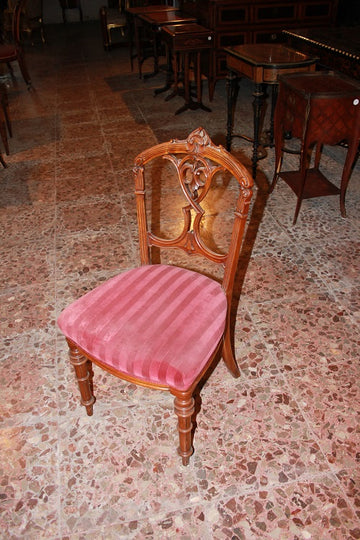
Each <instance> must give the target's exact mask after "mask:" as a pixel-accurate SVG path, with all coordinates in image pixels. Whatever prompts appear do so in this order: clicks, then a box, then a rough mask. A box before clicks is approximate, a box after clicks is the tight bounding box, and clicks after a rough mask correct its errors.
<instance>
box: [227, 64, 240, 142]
mask: <svg viewBox="0 0 360 540" xmlns="http://www.w3.org/2000/svg"><path fill="white" fill-rule="evenodd" d="M237 86H238V78H237V76H236V75H235V73H234V72H233V71H229V72H228V74H227V77H226V91H227V131H226V150H227V151H228V152H230V150H231V139H232V130H233V124H234V109H235V103H236V95H237Z"/></svg>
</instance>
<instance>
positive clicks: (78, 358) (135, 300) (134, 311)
mask: <svg viewBox="0 0 360 540" xmlns="http://www.w3.org/2000/svg"><path fill="white" fill-rule="evenodd" d="M159 160H160V161H161V163H162V164H164V167H165V169H166V173H167V172H168V170H167V167H168V166H169V167H170V168H171V169H172V174H171V178H172V177H173V176H175V177H177V182H178V185H179V188H180V192H181V196H182V200H181V203H180V204H177V202H176V209H177V210H178V212H179V214H180V220H179V219H178V218H177V217H175V216H174V206H175V205H174V204H169V205H168V206H169V208H168V209H169V210H170V213H171V212H172V213H173V219H168V221H166V220H164V221H165V224H167V225H168V226H169V229H170V233H169V232H167V233H164V235H161V234H160V233H159V228H160V229H161V230H162V231H163V230H164V229H163V228H162V225H161V226H160V227H159V223H158V220H157V203H158V201H159V196H158V195H159V193H160V194H161V196H160V198H161V199H166V197H165V196H164V194H165V192H166V190H167V183H168V182H167V179H166V177H163V178H161V172H162V171H161V165H160V166H158V164H157V162H158V161H159ZM154 164H155V167H154V168H153V169H152V165H154ZM149 169H150V180H151V181H152V187H151V189H150V193H149V195H150V205H151V206H150V208H149V207H147V193H146V191H147V190H146V183H147V181H148V180H149V179H148V172H149ZM134 175H135V195H136V206H137V219H138V227H139V241H140V258H141V266H140V267H138V268H134V269H132V270H129V271H127V272H124V273H123V274H120V275H118V276H116V277H115V278H112V279H111V280H109V281H107V282H105V283H103V284H102V285H100V286H99V287H97V288H96V289H94V290H93V291H91V292H90V293H87V294H86V295H85V296H83V297H81V298H80V299H78V300H76V301H75V302H74V303H73V304H71V305H70V306H68V307H67V308H66V309H65V310H64V311H63V312H62V314H61V315H60V317H59V320H58V323H59V326H60V328H61V330H62V331H63V333H64V334H65V336H66V338H67V341H68V344H69V347H70V360H71V363H72V364H73V366H74V368H75V372H76V376H77V379H78V384H79V388H80V392H81V400H82V403H83V405H85V407H86V410H87V413H88V414H89V415H91V414H92V413H93V403H94V401H95V398H94V394H93V389H92V388H93V386H92V369H91V363H95V364H96V365H98V366H100V367H101V368H103V369H105V370H106V371H108V372H110V373H113V374H114V375H116V376H117V377H119V378H121V379H124V380H127V381H130V382H132V383H135V384H139V385H142V386H145V387H149V388H154V389H159V390H167V391H169V392H170V393H171V394H173V396H174V397H175V413H176V415H177V417H178V431H179V441H180V444H179V448H178V452H179V454H180V456H181V458H182V462H183V464H184V465H187V464H188V462H189V458H190V456H191V454H192V452H193V446H192V436H193V433H192V416H193V414H194V393H195V391H196V389H197V386H198V384H199V382H200V381H201V379H202V378H203V377H204V375H205V374H206V372H207V370H208V369H209V367H210V366H211V365H212V363H213V361H214V359H215V357H216V356H217V355H219V354H221V355H222V357H223V360H224V361H225V363H226V365H227V367H228V369H229V371H230V372H231V373H232V375H233V376H235V377H237V376H239V369H238V366H237V363H236V360H235V358H234V354H233V348H232V343H231V335H230V334H231V333H230V308H231V301H232V292H233V284H234V277H235V272H236V268H237V264H238V258H239V252H240V248H241V244H242V239H243V234H244V229H245V224H246V219H247V214H248V209H249V204H250V199H251V195H252V178H251V175H250V173H248V171H247V170H246V168H245V167H244V166H243V165H242V164H240V163H239V162H238V161H237V160H236V159H235V158H234V157H232V156H231V155H230V154H229V153H228V152H227V151H226V150H225V149H224V148H222V147H221V146H216V145H214V144H213V143H212V141H211V140H210V137H209V136H208V134H207V133H206V131H205V130H204V129H202V128H198V129H196V130H195V131H193V132H192V133H191V134H190V135H189V137H188V138H187V139H186V140H172V141H170V142H167V143H163V144H159V145H156V146H154V147H152V148H150V149H148V150H145V151H144V152H142V153H141V154H139V155H138V156H137V157H136V159H135V167H134ZM169 178H170V177H169ZM230 178H234V179H235V181H236V183H237V185H236V189H232V190H230V195H233V202H234V204H233V208H232V210H231V212H229V213H228V214H227V213H225V212H224V214H223V216H221V219H223V221H224V228H225V221H227V220H228V218H229V215H230V214H231V215H232V218H233V219H232V221H233V225H232V228H231V229H229V230H230V237H231V238H230V242H229V244H228V248H227V250H226V251H225V250H224V249H223V246H221V249H217V248H216V247H215V244H216V242H214V241H213V240H211V234H209V231H207V230H206V227H207V223H211V220H210V222H207V221H206V216H207V215H208V214H210V217H211V216H212V217H214V216H215V214H214V213H213V212H214V210H213V203H214V196H213V195H212V193H213V191H212V187H214V184H215V185H219V184H221V183H222V182H223V183H225V184H226V183H227V182H229V181H230ZM169 181H170V180H169ZM166 195H168V197H167V198H168V199H169V200H172V201H175V200H176V201H177V199H175V198H174V196H173V194H172V192H171V191H168V192H166ZM211 197H213V198H212V200H211ZM207 199H210V202H207ZM215 199H216V195H215ZM234 199H235V200H234ZM147 209H148V212H149V214H150V216H151V219H148V218H149V216H147ZM160 213H161V212H160ZM175 215H176V213H175ZM180 223H181V224H180ZM204 223H205V225H204ZM151 224H153V225H154V228H155V232H154V230H153V229H152V227H151ZM207 238H210V240H211V241H210V245H209V242H207V241H206V239H207ZM175 248H176V250H175V251H174V249H175ZM154 250H160V251H161V252H164V254H168V253H173V254H175V253H178V254H179V255H184V257H185V259H189V257H187V255H190V256H191V257H190V259H189V260H195V259H196V260H197V259H198V257H197V256H202V257H205V258H206V259H208V260H209V262H210V263H211V264H214V265H215V266H220V267H221V268H222V270H223V277H222V280H221V281H220V282H219V281H217V280H216V279H212V278H210V277H208V276H207V275H204V274H203V273H200V272H197V271H194V270H190V269H189V268H185V267H184V266H183V265H182V263H181V266H180V264H178V265H174V264H173V261H172V260H171V259H168V260H167V261H166V262H167V264H165V263H164V262H159V263H156V264H154V262H156V261H154V260H153V259H152V256H153V251H154ZM169 250H170V251H169ZM190 266H191V265H190Z"/></svg>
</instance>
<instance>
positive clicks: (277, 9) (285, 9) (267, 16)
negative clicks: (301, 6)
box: [252, 2, 297, 24]
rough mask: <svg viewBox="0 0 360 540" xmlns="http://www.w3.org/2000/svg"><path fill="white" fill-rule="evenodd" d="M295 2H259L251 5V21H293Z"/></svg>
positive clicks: (295, 15) (295, 17)
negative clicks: (270, 3)
mask: <svg viewBox="0 0 360 540" xmlns="http://www.w3.org/2000/svg"><path fill="white" fill-rule="evenodd" d="M296 19H297V14H296V3H295V2H294V3H290V4H289V3H286V4H285V3H279V4H272V5H269V4H259V5H257V6H256V5H255V6H253V17H252V23H260V24H261V23H268V22H271V23H274V22H276V21H279V22H280V21H295V20H296Z"/></svg>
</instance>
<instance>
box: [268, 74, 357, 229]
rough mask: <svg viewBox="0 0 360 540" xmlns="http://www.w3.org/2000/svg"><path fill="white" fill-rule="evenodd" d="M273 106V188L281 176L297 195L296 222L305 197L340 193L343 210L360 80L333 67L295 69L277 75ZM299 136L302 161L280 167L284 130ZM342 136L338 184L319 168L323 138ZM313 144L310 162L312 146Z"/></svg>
mask: <svg viewBox="0 0 360 540" xmlns="http://www.w3.org/2000/svg"><path fill="white" fill-rule="evenodd" d="M279 82H280V90H279V97H278V102H277V106H276V111H275V154H276V168H275V174H274V179H273V182H272V185H271V191H272V190H273V189H274V187H275V185H276V182H277V180H278V178H282V179H283V180H285V182H286V183H287V184H288V185H289V186H290V187H291V189H292V190H293V191H294V193H295V194H296V196H297V205H296V210H295V215H294V224H295V223H296V220H297V217H298V214H299V210H300V206H301V203H302V200H303V199H308V198H312V197H321V196H323V195H336V194H339V193H340V210H341V215H342V216H344V217H345V216H346V210H345V194H346V188H347V186H348V182H349V178H350V174H351V169H352V166H353V163H354V161H355V158H356V154H357V151H358V147H359V142H360V83H357V82H356V81H354V80H352V79H346V78H345V77H344V76H342V75H340V74H338V75H336V74H334V73H322V72H318V73H313V74H301V75H298V74H294V75H288V76H283V77H280V79H279ZM288 132H290V133H291V135H292V136H293V137H298V138H299V139H300V140H301V153H300V167H299V169H298V170H297V171H281V165H282V155H283V141H284V133H288ZM343 141H346V142H347V143H348V151H347V156H346V160H345V164H344V169H343V173H342V178H341V187H340V189H339V188H338V187H336V186H335V185H333V184H332V183H331V182H329V181H328V180H327V179H326V178H325V176H324V175H323V174H322V172H321V171H320V170H319V165H320V158H321V150H322V146H323V145H324V144H327V145H335V144H339V143H340V142H343ZM315 146H316V152H315V158H314V166H313V167H312V168H310V149H311V148H313V147H315Z"/></svg>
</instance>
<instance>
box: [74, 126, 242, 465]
mask: <svg viewBox="0 0 360 540" xmlns="http://www.w3.org/2000/svg"><path fill="white" fill-rule="evenodd" d="M161 157H162V158H164V159H167V160H170V161H171V162H172V164H173V165H174V166H175V169H176V172H177V175H178V180H179V182H180V186H181V189H182V192H183V194H184V196H185V199H186V201H187V204H186V205H185V206H184V207H183V209H182V212H183V217H184V226H183V230H182V232H181V233H180V235H179V236H178V237H177V238H173V239H167V238H166V239H164V238H160V237H159V236H156V235H155V234H153V233H152V232H151V231H150V230H149V228H148V221H147V217H146V190H145V174H144V171H145V168H146V165H147V164H149V163H150V162H151V161H153V160H154V159H157V158H161ZM219 171H225V172H229V173H230V174H231V175H232V176H233V177H234V178H235V179H236V180H237V182H238V184H239V188H240V189H239V195H238V199H237V204H236V206H234V210H235V211H234V217H233V227H232V233H231V239H230V243H229V249H228V251H227V252H226V253H218V252H216V251H214V250H213V249H210V248H209V247H208V246H207V245H205V243H204V242H203V240H202V235H201V231H200V227H201V221H202V218H203V216H204V209H203V208H202V202H203V200H204V199H205V197H206V195H207V194H208V192H209V190H210V187H211V184H212V181H213V180H214V177H215V175H216V174H217V173H218V172H219ZM134 176H135V195H136V206H137V218H138V227H139V239H140V258H141V264H142V265H150V264H152V263H151V251H152V249H153V248H154V247H155V248H178V249H181V250H183V251H184V252H186V253H187V254H189V255H191V256H193V255H201V256H203V257H205V258H207V259H208V260H210V261H212V262H214V263H217V264H220V265H221V266H222V267H223V270H224V272H223V279H222V282H221V284H222V288H223V291H224V293H225V296H226V299H227V316H226V317H227V320H226V327H225V332H224V334H223V336H222V338H221V340H220V341H219V343H218V345H217V347H216V349H215V350H214V352H213V354H212V355H211V356H210V358H209V359H208V361H207V362H206V365H205V366H204V368H203V369H202V370H201V372H200V373H199V374H198V376H197V377H196V379H195V380H194V381H193V383H192V384H191V386H190V387H189V388H186V389H185V390H179V389H177V388H173V387H169V386H164V385H159V384H155V383H153V382H148V381H144V380H142V379H138V378H136V377H134V376H129V375H128V374H125V373H121V372H119V371H118V370H116V369H114V368H112V367H109V366H108V365H106V364H104V363H103V362H101V360H100V359H99V358H94V357H92V356H91V355H89V353H87V352H86V351H84V350H82V349H81V348H79V346H78V345H77V344H76V343H74V342H73V341H71V339H68V338H67V341H68V345H69V348H70V361H71V364H72V365H73V366H74V369H75V373H76V377H77V380H78V385H79V389H80V393H81V403H82V404H83V405H84V406H85V407H86V411H87V414H88V415H89V416H91V415H92V414H93V404H94V402H95V397H94V394H93V388H92V375H93V371H92V367H91V364H92V363H94V364H96V365H97V366H99V367H100V368H102V369H104V370H105V371H108V372H109V373H112V374H113V375H115V376H117V377H119V378H121V379H124V380H126V381H128V382H130V383H134V384H137V385H141V386H145V387H148V388H154V389H158V390H166V391H169V392H170V393H171V394H172V395H173V396H174V398H175V400H174V406H175V413H176V415H177V417H178V432H179V448H178V453H179V455H180V456H181V458H182V463H183V464H184V465H187V464H188V463H189V458H190V456H191V454H192V453H193V446H192V430H193V426H192V417H193V415H194V411H195V406H194V405H195V402H194V393H195V390H196V387H197V386H198V384H199V382H200V381H201V379H202V378H203V377H204V375H205V373H206V371H207V370H208V369H209V367H210V366H211V364H212V363H213V360H214V358H215V356H216V355H217V354H219V353H221V355H222V357H223V359H224V361H225V363H226V366H227V367H228V369H229V371H230V372H231V374H232V375H233V376H234V377H238V376H239V375H240V372H239V368H238V366H237V363H236V360H235V357H234V353H233V347H232V343H231V332H230V311H231V304H232V296H233V285H234V279H235V273H236V270H237V264H238V258H239V253H240V249H241V245H242V239H243V235H244V229H245V224H246V220H247V215H248V210H249V204H250V199H251V196H252V185H253V180H252V177H251V175H250V173H249V172H248V171H247V170H246V168H245V167H244V166H243V165H242V164H240V163H239V162H238V161H237V160H236V159H235V158H234V157H233V156H231V154H230V153H228V152H227V151H226V150H225V149H224V148H223V147H221V146H216V145H214V144H213V143H212V141H211V139H210V137H209V136H208V134H207V133H206V131H205V130H204V129H202V128H198V129H196V130H195V131H193V132H192V133H191V134H190V135H189V137H188V138H187V139H186V140H172V141H170V142H167V143H162V144H159V145H156V146H154V147H152V148H150V149H148V150H145V151H144V152H142V153H141V154H139V155H138V156H137V157H136V159H135V167H134ZM234 195H235V194H234ZM235 197H236V195H235Z"/></svg>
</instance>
